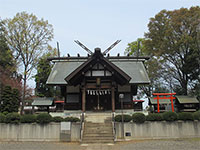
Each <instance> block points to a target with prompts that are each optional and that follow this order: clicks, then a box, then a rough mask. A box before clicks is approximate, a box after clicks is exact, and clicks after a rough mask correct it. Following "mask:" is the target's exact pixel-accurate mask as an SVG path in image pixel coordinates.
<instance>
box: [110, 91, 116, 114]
mask: <svg viewBox="0 0 200 150" xmlns="http://www.w3.org/2000/svg"><path fill="white" fill-rule="evenodd" d="M111 94H112V95H111V96H112V112H115V88H114V87H112V88H111Z"/></svg>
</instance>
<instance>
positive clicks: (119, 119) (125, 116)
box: [115, 115, 132, 122]
mask: <svg viewBox="0 0 200 150" xmlns="http://www.w3.org/2000/svg"><path fill="white" fill-rule="evenodd" d="M123 117H124V122H130V121H131V120H132V117H131V116H130V115H123ZM115 121H116V122H122V115H116V116H115Z"/></svg>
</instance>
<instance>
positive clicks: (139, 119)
mask: <svg viewBox="0 0 200 150" xmlns="http://www.w3.org/2000/svg"><path fill="white" fill-rule="evenodd" d="M132 120H133V122H135V123H144V122H145V120H146V119H145V115H144V114H143V113H134V114H133V115H132Z"/></svg>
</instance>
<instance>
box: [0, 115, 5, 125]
mask: <svg viewBox="0 0 200 150" xmlns="http://www.w3.org/2000/svg"><path fill="white" fill-rule="evenodd" d="M5 118H6V116H5V115H4V114H3V113H0V123H4V122H5Z"/></svg>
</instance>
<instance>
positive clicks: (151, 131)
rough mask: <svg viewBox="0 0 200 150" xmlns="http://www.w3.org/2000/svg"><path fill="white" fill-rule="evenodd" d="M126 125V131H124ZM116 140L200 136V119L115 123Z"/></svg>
mask: <svg viewBox="0 0 200 150" xmlns="http://www.w3.org/2000/svg"><path fill="white" fill-rule="evenodd" d="M122 125H124V133H122ZM115 131H116V140H121V138H122V135H123V134H124V138H125V139H169V138H195V137H200V121H198V120H195V121H173V122H168V121H145V122H144V123H134V122H126V123H124V124H122V123H121V122H116V123H115Z"/></svg>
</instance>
